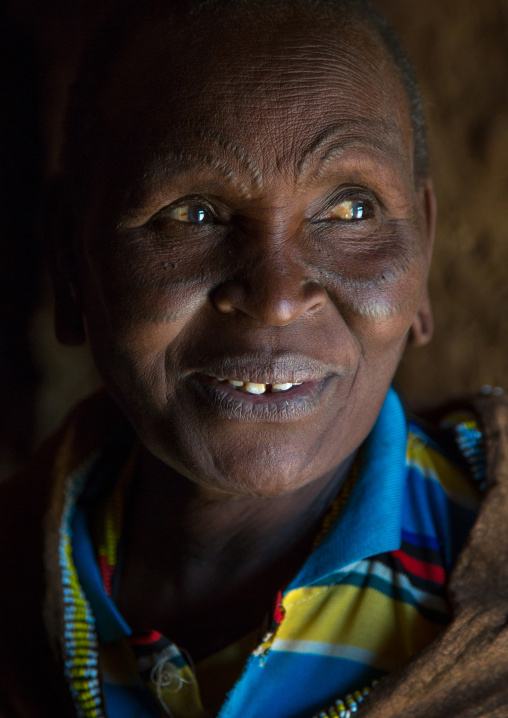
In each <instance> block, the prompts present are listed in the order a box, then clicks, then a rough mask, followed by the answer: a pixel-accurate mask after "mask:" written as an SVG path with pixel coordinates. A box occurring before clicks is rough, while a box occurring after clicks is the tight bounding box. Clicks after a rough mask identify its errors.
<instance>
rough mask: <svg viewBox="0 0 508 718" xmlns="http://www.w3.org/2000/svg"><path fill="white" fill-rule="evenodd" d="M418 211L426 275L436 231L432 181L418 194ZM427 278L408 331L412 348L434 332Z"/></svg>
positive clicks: (434, 197) (426, 341) (435, 209)
mask: <svg viewBox="0 0 508 718" xmlns="http://www.w3.org/2000/svg"><path fill="white" fill-rule="evenodd" d="M419 197H420V210H421V213H422V221H423V235H424V237H423V239H424V241H425V251H426V255H427V273H428V270H429V268H430V263H431V260H432V250H433V249H434V236H435V229H436V214H437V203H436V196H435V194H434V187H433V185H432V180H430V179H426V180H425V181H424V182H423V184H422V187H421V189H420V192H419ZM427 282H428V278H427V277H426V278H425V287H424V290H423V293H422V297H421V300H420V305H419V307H418V311H417V312H416V315H415V318H414V319H413V323H412V324H411V328H410V330H409V342H410V344H413V346H417V347H418V346H424V345H425V344H428V343H429V342H430V340H431V339H432V334H433V331H434V321H433V319H432V307H431V303H430V297H429V289H428V284H427Z"/></svg>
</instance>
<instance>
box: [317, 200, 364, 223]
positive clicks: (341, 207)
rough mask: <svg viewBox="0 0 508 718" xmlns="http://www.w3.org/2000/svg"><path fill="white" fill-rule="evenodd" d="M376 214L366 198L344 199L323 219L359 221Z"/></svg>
mask: <svg viewBox="0 0 508 718" xmlns="http://www.w3.org/2000/svg"><path fill="white" fill-rule="evenodd" d="M373 214H374V210H373V208H372V205H371V204H370V202H366V201H365V200H349V199H348V200H343V201H342V202H339V204H336V205H335V206H334V207H332V208H331V209H330V210H329V211H328V212H327V213H326V215H325V216H324V217H323V219H338V220H342V221H343V222H357V221H359V220H361V219H369V217H372V215H373Z"/></svg>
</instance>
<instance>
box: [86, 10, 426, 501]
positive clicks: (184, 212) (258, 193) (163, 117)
mask: <svg viewBox="0 0 508 718" xmlns="http://www.w3.org/2000/svg"><path fill="white" fill-rule="evenodd" d="M215 24H216V26H215V25H214V26H213V27H211V26H210V24H206V23H201V24H200V23H199V22H196V23H195V24H194V25H193V26H192V32H191V31H190V30H189V27H182V26H181V25H180V24H178V23H177V22H176V21H172V20H167V19H166V20H164V21H162V20H160V21H159V20H157V21H156V22H154V21H153V20H152V21H150V22H147V23H146V24H143V23H141V24H140V27H139V28H138V30H137V32H136V33H135V35H134V36H133V37H132V38H131V40H130V41H129V43H128V46H127V48H126V49H125V50H124V51H123V52H122V53H121V55H120V56H119V57H118V59H117V60H116V61H115V62H114V64H113V66H112V68H111V72H110V76H109V77H108V80H107V82H106V87H105V90H104V93H103V96H102V97H103V107H102V113H103V117H102V122H103V125H102V131H101V136H100V138H98V140H97V143H96V158H95V157H94V162H93V173H92V174H91V191H90V195H89V197H88V199H87V211H86V214H85V217H84V219H83V221H82V225H81V230H80V231H81V234H80V237H79V243H80V247H81V250H80V265H79V274H80V281H79V290H78V292H79V294H80V297H81V310H82V313H83V316H84V318H85V323H86V327H87V332H88V336H89V338H90V342H91V346H92V350H93V353H94V356H95V359H96V362H97V365H98V367H99V370H100V372H101V374H102V376H103V379H104V381H105V383H106V385H107V387H108V388H109V390H110V391H111V393H112V394H113V396H114V397H115V398H116V400H117V401H118V402H119V404H120V405H121V406H122V408H123V409H124V411H125V413H126V414H127V416H128V417H129V419H130V421H131V422H132V424H133V425H134V426H135V428H136V430H137V432H138V434H139V436H140V438H141V440H142V441H143V443H144V444H145V446H146V447H147V448H148V449H149V450H150V451H151V452H152V453H153V454H155V455H156V456H157V457H159V458H160V459H161V460H162V461H163V462H165V463H166V464H168V465H170V466H172V467H173V468H175V469H177V470H178V471H179V472H181V473H182V474H184V475H185V476H187V477H189V478H190V479H191V480H193V481H195V482H197V483H199V484H201V485H203V486H205V487H208V488H212V489H219V490H221V491H225V492H228V493H237V494H243V495H254V496H270V495H279V494H283V493H285V492H289V491H292V490H294V489H296V488H298V487H300V486H303V485H304V484H307V483H309V482H311V481H313V480H314V479H316V478H317V477H319V476H322V475H324V474H325V473H327V472H329V471H331V470H332V469H333V468H334V467H336V466H338V465H339V464H340V463H341V462H342V461H343V460H344V459H345V458H346V457H348V456H349V455H350V454H351V452H352V451H354V449H355V448H357V447H358V445H359V444H360V443H361V441H362V440H363V439H364V438H365V436H366V435H367V434H368V432H369V431H370V429H371V427H372V425H373V423H374V421H375V419H376V416H377V414H378V411H379V409H380V406H381V404H382V402H383V399H384V397H385V394H386V391H387V389H388V387H389V385H390V382H391V380H392V377H393V374H394V371H395V369H396V367H397V364H398V362H399V359H400V356H401V353H402V351H403V348H404V345H405V343H406V339H407V334H408V331H409V329H410V327H411V325H412V324H413V322H414V321H415V319H416V321H417V322H420V324H421V321H420V320H421V318H422V317H423V315H424V314H425V312H426V309H425V307H426V294H425V285H426V276H427V270H428V264H429V259H430V245H431V234H432V231H431V224H432V221H431V217H430V216H429V215H430V214H431V213H430V212H429V211H428V210H426V207H427V206H428V203H427V199H428V197H426V194H425V190H424V189H415V182H414V174H413V140H412V132H411V122H410V117H409V114H408V109H407V101H406V98H405V96H404V93H403V90H402V88H401V85H400V82H399V79H398V76H397V71H396V69H395V68H394V67H393V65H392V63H391V61H390V60H389V59H388V56H387V55H386V53H385V51H384V50H383V48H382V47H381V46H380V44H379V43H378V41H377V40H376V38H375V37H373V35H372V34H371V33H370V32H369V31H367V30H366V29H365V28H363V27H361V26H360V27H354V26H349V27H348V26H347V25H345V26H344V27H342V28H341V27H339V28H337V27H333V28H331V27H330V26H324V27H321V26H319V24H318V23H312V22H310V21H309V18H305V17H303V16H298V15H297V14H295V15H293V16H292V17H291V18H290V19H287V20H286V22H284V23H282V22H279V23H277V22H274V23H271V24H270V23H268V22H266V21H263V20H262V19H259V18H257V19H256V18H255V19H252V18H251V19H250V20H248V21H247V20H245V22H243V23H242V25H241V26H239V25H236V27H235V25H234V23H227V22H224V21H221V22H219V21H216V23H215ZM424 324H425V322H424ZM420 338H421V339H422V340H424V339H426V338H427V336H426V333H425V331H423V333H422V332H420Z"/></svg>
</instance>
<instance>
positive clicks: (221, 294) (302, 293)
mask: <svg viewBox="0 0 508 718" xmlns="http://www.w3.org/2000/svg"><path fill="white" fill-rule="evenodd" d="M327 301H328V294H327V292H326V290H325V289H324V287H323V286H322V285H321V284H319V282H317V281H315V280H313V279H312V278H311V277H309V273H308V271H307V270H306V269H305V266H303V265H302V264H300V263H299V262H297V261H296V260H295V259H294V258H292V257H291V250H289V251H288V252H286V253H284V254H281V253H278V254H277V256H276V258H275V257H274V256H273V255H272V256H271V257H266V256H265V257H264V258H258V261H257V262H255V263H252V264H251V265H250V267H249V268H248V269H245V268H244V269H243V270H242V271H241V272H240V273H239V274H238V275H237V276H236V277H235V278H234V279H231V280H229V281H226V282H225V283H224V284H221V285H219V286H218V287H217V288H216V289H215V290H214V292H213V294H212V302H213V303H214V305H215V307H216V309H218V310H219V312H222V313H224V314H232V313H242V314H244V315H246V316H249V317H251V318H253V319H256V320H257V321H259V322H261V323H262V324H265V325H267V326H279V327H282V326H285V325H287V324H290V323H291V322H294V321H295V320H296V319H298V318H299V317H301V316H303V315H304V314H314V313H317V312H319V311H320V310H321V309H322V308H323V307H324V306H325V304H326V303H327Z"/></svg>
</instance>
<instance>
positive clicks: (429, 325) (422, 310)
mask: <svg viewBox="0 0 508 718" xmlns="http://www.w3.org/2000/svg"><path fill="white" fill-rule="evenodd" d="M433 332H434V320H433V318H432V309H431V306H430V298H429V293H428V291H427V289H425V292H424V294H423V296H422V299H421V302H420V306H419V307H418V311H417V312H416V315H415V318H414V319H413V323H412V324H411V327H410V329H409V343H410V344H412V345H413V346H415V347H422V346H425V344H428V343H429V342H430V340H431V339H432V334H433Z"/></svg>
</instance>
